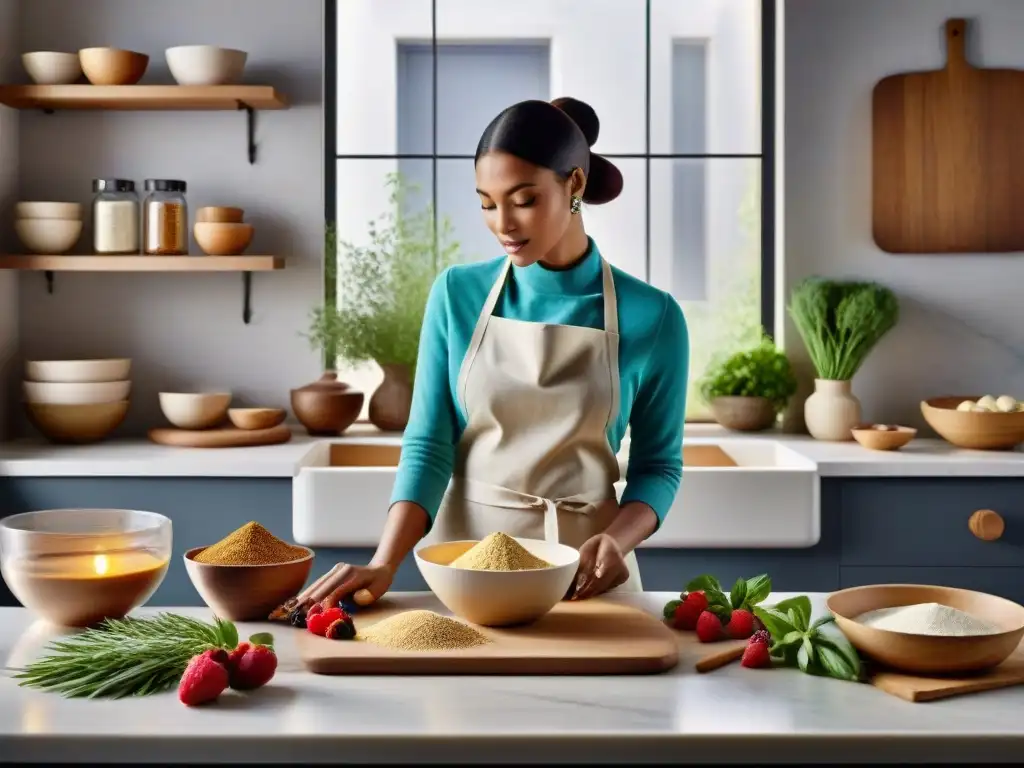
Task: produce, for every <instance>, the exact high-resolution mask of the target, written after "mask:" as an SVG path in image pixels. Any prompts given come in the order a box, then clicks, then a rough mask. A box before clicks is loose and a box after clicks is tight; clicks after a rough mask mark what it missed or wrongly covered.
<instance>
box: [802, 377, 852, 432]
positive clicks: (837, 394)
mask: <svg viewBox="0 0 1024 768" xmlns="http://www.w3.org/2000/svg"><path fill="white" fill-rule="evenodd" d="M804 423H805V424H806V425H807V431H808V432H810V433H811V437H813V438H815V439H816V440H830V441H834V442H839V441H843V440H853V433H852V432H851V430H852V429H853V428H854V427H856V426H857V425H858V424H859V423H860V400H858V399H857V398H856V396H855V395H854V394H853V392H852V387H851V382H849V381H831V380H828V379H815V380H814V394H812V395H811V396H810V397H808V398H807V402H805V403H804Z"/></svg>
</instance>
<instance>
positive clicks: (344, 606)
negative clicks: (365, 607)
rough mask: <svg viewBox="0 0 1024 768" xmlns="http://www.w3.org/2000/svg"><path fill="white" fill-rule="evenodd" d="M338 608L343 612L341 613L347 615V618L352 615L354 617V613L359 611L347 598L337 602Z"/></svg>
mask: <svg viewBox="0 0 1024 768" xmlns="http://www.w3.org/2000/svg"><path fill="white" fill-rule="evenodd" d="M338 607H339V608H341V610H343V611H344V612H345V613H347V614H348V615H349V616H354V615H355V613H356V611H358V610H359V606H358V605H356V604H355V603H354V602H353V601H352V600H350V599H349V598H345V599H343V600H341V601H339V602H338Z"/></svg>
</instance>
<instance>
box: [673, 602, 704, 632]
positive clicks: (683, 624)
mask: <svg viewBox="0 0 1024 768" xmlns="http://www.w3.org/2000/svg"><path fill="white" fill-rule="evenodd" d="M700 614H701V611H700V609H699V608H698V607H697V606H696V605H693V604H692V603H690V602H682V603H680V604H679V605H677V606H676V609H675V611H674V612H673V613H672V626H673V627H675V628H676V629H696V628H697V619H698V618H699V617H700Z"/></svg>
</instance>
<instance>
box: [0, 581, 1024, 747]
mask: <svg viewBox="0 0 1024 768" xmlns="http://www.w3.org/2000/svg"><path fill="white" fill-rule="evenodd" d="M787 596H788V595H786V594H775V595H772V596H771V598H770V601H771V602H774V601H776V600H778V599H783V598H785V597H787ZM672 597H674V595H672V594H669V593H646V594H644V595H638V596H633V597H621V598H617V599H619V600H622V601H624V602H627V603H631V604H634V605H637V606H638V607H641V608H644V609H646V610H650V611H651V612H652V613H655V614H660V609H661V606H662V605H664V603H665V602H666V601H667V600H669V599H671V598H672ZM811 597H812V600H813V601H814V603H815V610H816V611H818V612H820V611H823V610H824V607H823V600H824V597H825V596H824V595H812V596H811ZM150 610H152V609H146V610H144V611H142V613H148V612H150ZM163 610H174V611H176V612H180V613H186V614H190V615H195V616H199V617H200V618H209V613H208V611H206V610H203V609H163ZM46 627H47V625H45V624H40V623H34V622H33V619H32V618H31V616H30V615H29V613H28V612H27V611H26V610H24V609H21V608H0V658H2V659H3V660H4V663H5V665H7V666H18V665H20V664H24V663H25V662H26V661H27V660H28V659H30V658H32V657H34V656H35V655H36V654H37V653H38V652H39V651H40V650H41V649H42V647H43V645H44V643H45V642H46V641H47V640H48V639H49V638H50V637H52V635H48V634H47V632H48V630H47V629H46ZM256 627H257V625H240V626H239V629H240V632H241V633H242V634H244V635H246V636H247V635H248V633H249V632H251V631H255V629H256ZM261 628H262V627H261ZM275 632H276V639H277V649H278V655H279V659H280V665H279V668H278V673H277V675H276V677H275V678H274V680H273V681H272V682H271V683H270V684H269V686H268V687H266V688H264V689H262V690H261V691H258V692H256V693H253V694H250V695H248V696H243V695H240V694H236V693H231V692H228V693H226V694H224V695H223V696H222V697H221V699H220V700H219V701H218V702H217V703H216V704H214V705H212V706H208V707H204V708H196V709H189V708H186V707H184V706H183V705H181V704H180V703H179V702H178V700H177V698H176V694H175V693H174V692H170V693H167V694H161V695H157V696H151V697H145V698H141V699H130V700H120V701H115V700H93V701H89V700H71V699H63V698H61V697H59V696H57V695H56V694H48V693H40V692H36V691H31V690H28V689H25V688H20V687H18V686H17V685H16V681H14V680H13V679H11V678H10V673H9V672H3V673H0V756H2V757H0V759H2V760H3V761H5V762H42V761H62V762H97V763H102V762H146V761H159V762H164V763H168V762H219V761H232V762H239V763H242V762H244V763H259V762H283V763H292V762H387V761H399V762H416V763H424V762H438V761H474V762H516V763H526V762H532V761H539V762H547V763H550V762H572V761H585V762H601V763H611V762H624V761H628V762H638V763H642V762H655V761H657V762H674V763H679V762H705V763H711V762H714V763H729V762H740V761H742V762H751V761H754V762H755V763H759V762H774V761H790V762H792V761H797V760H805V761H810V762H815V763H820V762H822V761H838V762H865V761H871V760H875V761H882V760H885V761H907V762H950V761H955V762H960V761H962V762H977V761H985V762H995V761H1005V762H1019V759H1020V755H1021V754H1022V753H1024V725H1022V724H1021V718H1020V712H1021V711H1022V709H1024V688H1011V689H1004V690H1001V691H990V692H986V693H981V694H974V695H970V696H962V697H959V698H952V699H947V700H943V701H937V702H931V703H927V704H911V703H908V702H906V701H903V700H902V699H898V698H896V697H894V696H891V695H889V694H886V693H883V692H881V691H879V690H877V689H875V688H872V687H870V686H868V685H861V684H856V683H849V682H841V681H837V680H831V679H823V678H817V677H812V676H809V675H805V674H803V673H801V672H799V671H796V670H749V669H744V668H743V667H741V666H739V664H732V665H729V666H728V667H725V668H722V669H719V670H717V671H715V672H712V673H709V674H703V675H699V674H697V673H696V672H695V671H694V668H693V664H694V662H695V661H696V658H697V657H698V656H700V655H703V652H704V651H705V650H706V649H707V648H709V646H697V651H699V652H695V650H694V646H693V645H690V644H687V645H686V646H684V648H686V649H687V650H686V652H685V653H684V655H683V657H682V659H681V661H680V664H679V666H678V667H676V668H675V669H674V670H671V671H669V672H666V673H663V674H659V675H647V676H601V677H597V676H588V677H512V676H508V677H504V676H492V677H478V676H473V677H470V676H466V677H457V676H452V677H434V676H431V677H397V676H396V677H387V676H373V677H369V676H367V677H360V676H348V677H324V676H317V675H312V674H309V673H307V672H305V671H304V670H303V669H302V667H301V665H300V663H299V660H298V658H297V656H296V653H295V648H294V645H293V643H292V642H290V640H291V636H292V635H291V632H290V630H283V631H282V630H281V629H280V628H277V629H276V630H275Z"/></svg>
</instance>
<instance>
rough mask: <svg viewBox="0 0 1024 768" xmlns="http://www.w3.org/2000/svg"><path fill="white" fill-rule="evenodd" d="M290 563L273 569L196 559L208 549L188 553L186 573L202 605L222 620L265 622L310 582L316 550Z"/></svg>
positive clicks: (186, 554)
mask: <svg viewBox="0 0 1024 768" xmlns="http://www.w3.org/2000/svg"><path fill="white" fill-rule="evenodd" d="M300 548H301V549H304V550H306V556H305V557H303V558H300V559H299V560H292V561H291V562H288V563H276V564H274V565H209V564H207V563H198V562H196V561H195V560H194V559H193V558H194V557H195V556H196V555H197V554H199V553H200V552H202V551H203V550H204V549H206V547H193V548H192V549H190V550H188V551H187V552H185V555H184V560H185V570H186V571H188V577H189V579H191V580H192V586H193V587H195V588H196V591H197V592H198V593H199V596H200V597H201V598H203V602H204V603H206V605H207V606H209V608H210V609H211V610H212V611H213V612H214V613H215V614H217V616H219V617H221V618H222V619H228V620H230V621H265V620H266V619H267V616H269V615H270V612H271V611H272V610H274V609H275V608H276V607H277V606H279V605H280V604H281V603H283V602H284V601H285V600H287V599H288V598H289V597H294V596H295V595H297V594H298V593H299V592H300V591H301V590H302V587H303V585H305V583H306V579H308V578H309V572H310V570H311V569H312V567H313V558H314V557H315V555H314V554H313V550H311V549H309V548H308V547H300Z"/></svg>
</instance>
